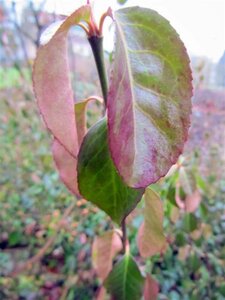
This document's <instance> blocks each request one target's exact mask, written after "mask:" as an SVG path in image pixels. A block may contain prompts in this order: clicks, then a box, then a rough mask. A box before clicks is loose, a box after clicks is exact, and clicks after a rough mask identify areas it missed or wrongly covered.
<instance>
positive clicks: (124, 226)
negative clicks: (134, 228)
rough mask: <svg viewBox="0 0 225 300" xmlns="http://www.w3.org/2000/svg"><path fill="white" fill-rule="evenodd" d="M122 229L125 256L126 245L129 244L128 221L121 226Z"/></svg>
mask: <svg viewBox="0 0 225 300" xmlns="http://www.w3.org/2000/svg"><path fill="white" fill-rule="evenodd" d="M121 227H122V233H123V236H122V244H123V250H122V251H123V254H125V253H126V244H127V228H126V219H125V218H124V219H123V221H122V224H121Z"/></svg>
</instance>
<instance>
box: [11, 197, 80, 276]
mask: <svg viewBox="0 0 225 300" xmlns="http://www.w3.org/2000/svg"><path fill="white" fill-rule="evenodd" d="M74 207H75V202H73V203H72V204H71V205H70V206H69V207H67V209H66V210H65V212H64V214H63V215H62V218H61V220H60V221H59V223H58V225H57V227H56V229H55V234H54V235H53V236H52V237H50V239H49V240H48V241H47V242H46V244H45V245H44V246H43V247H42V248H41V249H40V250H39V251H38V253H37V254H36V255H34V256H33V257H31V258H30V259H28V260H27V261H26V262H25V263H23V264H22V265H21V266H17V267H15V269H14V270H13V271H12V272H11V273H10V274H9V276H12V277H14V276H17V275H19V274H20V273H22V272H24V271H26V270H27V269H30V268H31V267H32V266H33V265H34V264H36V263H37V262H39V261H40V260H41V259H42V257H43V256H44V255H45V253H46V252H47V250H48V249H49V248H50V247H51V246H52V245H53V243H54V241H55V239H56V238H57V236H58V232H59V230H60V228H61V226H62V224H63V223H64V221H65V219H66V218H67V217H68V216H69V215H70V214H71V212H72V211H73V209H74Z"/></svg>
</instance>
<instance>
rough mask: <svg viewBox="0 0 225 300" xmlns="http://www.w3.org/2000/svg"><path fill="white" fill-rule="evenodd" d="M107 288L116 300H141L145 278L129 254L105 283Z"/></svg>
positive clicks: (115, 267)
mask: <svg viewBox="0 0 225 300" xmlns="http://www.w3.org/2000/svg"><path fill="white" fill-rule="evenodd" d="M104 285H105V287H106V289H107V290H108V291H109V293H110V294H111V295H112V297H113V299H116V300H130V299H132V300H140V299H141V296H142V293H143V289H144V278H143V277H142V275H141V273H140V270H139V268H138V266H137V264H136V262H135V261H134V259H133V258H132V256H130V255H129V254H126V255H125V256H124V257H123V258H122V259H121V260H120V261H119V262H117V263H116V264H115V266H114V268H113V270H112V271H111V273H110V274H109V276H108V278H107V279H106V281H105V284H104Z"/></svg>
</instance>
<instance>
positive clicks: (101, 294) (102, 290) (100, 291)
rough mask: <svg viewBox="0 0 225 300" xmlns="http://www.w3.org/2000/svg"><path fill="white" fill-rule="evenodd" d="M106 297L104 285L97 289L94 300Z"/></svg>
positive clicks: (103, 299)
mask: <svg viewBox="0 0 225 300" xmlns="http://www.w3.org/2000/svg"><path fill="white" fill-rule="evenodd" d="M106 297H107V291H106V289H105V288H104V286H102V287H100V289H99V291H98V294H97V297H96V300H106Z"/></svg>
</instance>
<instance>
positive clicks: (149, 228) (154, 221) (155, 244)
mask: <svg viewBox="0 0 225 300" xmlns="http://www.w3.org/2000/svg"><path fill="white" fill-rule="evenodd" d="M144 198H145V210H144V223H143V224H142V225H141V227H140V229H139V232H138V248H139V251H140V254H141V256H142V257H144V258H147V257H149V256H152V255H154V254H156V253H160V252H161V251H162V250H164V248H165V246H166V239H165V236H164V234H163V205H162V202H161V200H160V199H159V196H158V195H157V194H156V193H155V192H154V191H152V190H150V189H147V190H146V191H145V196H144Z"/></svg>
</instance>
